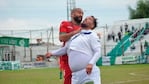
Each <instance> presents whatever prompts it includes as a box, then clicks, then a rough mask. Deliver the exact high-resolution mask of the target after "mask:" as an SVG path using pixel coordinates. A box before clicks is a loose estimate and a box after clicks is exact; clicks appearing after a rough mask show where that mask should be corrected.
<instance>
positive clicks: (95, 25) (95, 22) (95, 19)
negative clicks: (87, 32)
mask: <svg viewBox="0 0 149 84" xmlns="http://www.w3.org/2000/svg"><path fill="white" fill-rule="evenodd" d="M91 17H92V18H93V19H94V22H93V23H94V27H93V29H94V28H96V27H97V18H95V17H94V16H91Z"/></svg>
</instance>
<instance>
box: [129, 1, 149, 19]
mask: <svg viewBox="0 0 149 84" xmlns="http://www.w3.org/2000/svg"><path fill="white" fill-rule="evenodd" d="M128 10H129V18H130V19H138V18H149V0H139V1H138V2H137V7H136V9H133V8H131V7H130V6H129V7H128Z"/></svg>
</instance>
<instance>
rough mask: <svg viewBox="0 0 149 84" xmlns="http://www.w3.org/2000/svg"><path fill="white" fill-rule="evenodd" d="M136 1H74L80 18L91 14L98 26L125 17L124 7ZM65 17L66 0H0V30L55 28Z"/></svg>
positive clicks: (126, 8) (125, 8)
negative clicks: (81, 15) (79, 9)
mask: <svg viewBox="0 0 149 84" xmlns="http://www.w3.org/2000/svg"><path fill="white" fill-rule="evenodd" d="M136 2H137V0H76V7H80V8H82V9H83V10H84V17H83V18H85V17H86V16H89V15H94V16H95V17H96V18H98V23H99V25H100V26H102V25H105V24H108V25H112V24H113V22H115V21H119V20H128V18H129V11H128V6H131V7H132V8H135V7H136ZM63 20H67V0H0V30H34V29H44V28H49V27H51V26H53V27H56V28H58V27H59V24H60V23H61V21H63Z"/></svg>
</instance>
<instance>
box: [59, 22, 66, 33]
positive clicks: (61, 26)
mask: <svg viewBox="0 0 149 84" xmlns="http://www.w3.org/2000/svg"><path fill="white" fill-rule="evenodd" d="M67 24H68V23H67V22H66V21H63V22H61V24H60V29H59V33H60V34H61V33H67Z"/></svg>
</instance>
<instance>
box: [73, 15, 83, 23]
mask: <svg viewBox="0 0 149 84" xmlns="http://www.w3.org/2000/svg"><path fill="white" fill-rule="evenodd" d="M73 19H74V20H75V22H76V23H78V24H80V23H81V21H82V18H81V19H80V17H79V16H76V17H74V18H73Z"/></svg>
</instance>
